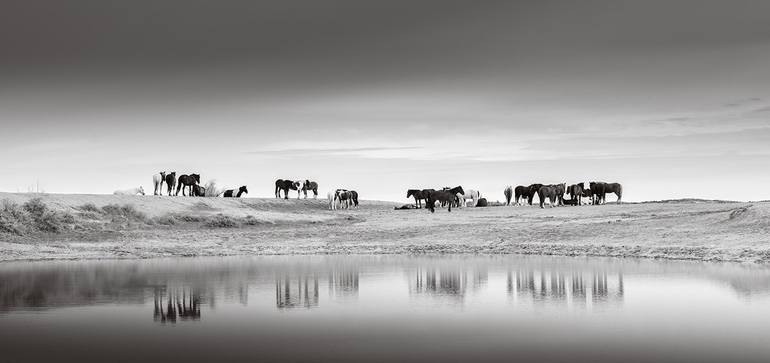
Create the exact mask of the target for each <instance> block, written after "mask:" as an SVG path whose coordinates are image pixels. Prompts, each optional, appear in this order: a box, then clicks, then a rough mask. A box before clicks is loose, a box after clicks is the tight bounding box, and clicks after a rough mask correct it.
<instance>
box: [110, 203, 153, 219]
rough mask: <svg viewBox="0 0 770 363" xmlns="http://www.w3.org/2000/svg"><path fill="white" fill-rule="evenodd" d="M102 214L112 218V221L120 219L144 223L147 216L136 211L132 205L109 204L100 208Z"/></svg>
mask: <svg viewBox="0 0 770 363" xmlns="http://www.w3.org/2000/svg"><path fill="white" fill-rule="evenodd" d="M102 213H103V214H105V215H108V216H112V217H113V220H114V219H117V218H120V219H126V220H129V221H137V222H146V221H147V215H145V214H144V213H142V212H140V211H138V210H136V208H135V207H134V206H133V205H130V204H126V205H123V206H120V205H117V204H109V205H105V206H104V207H102Z"/></svg>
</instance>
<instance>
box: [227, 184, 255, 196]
mask: <svg viewBox="0 0 770 363" xmlns="http://www.w3.org/2000/svg"><path fill="white" fill-rule="evenodd" d="M243 194H249V190H248V189H246V186H245V185H244V186H242V187H240V188H238V194H235V190H233V189H230V190H225V193H224V195H223V197H224V198H240V197H241V195H243Z"/></svg>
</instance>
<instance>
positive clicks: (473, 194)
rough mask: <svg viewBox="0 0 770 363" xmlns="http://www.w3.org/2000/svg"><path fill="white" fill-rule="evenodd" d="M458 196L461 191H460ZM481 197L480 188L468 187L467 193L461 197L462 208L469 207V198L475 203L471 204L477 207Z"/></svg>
mask: <svg viewBox="0 0 770 363" xmlns="http://www.w3.org/2000/svg"><path fill="white" fill-rule="evenodd" d="M458 196H460V195H459V193H458ZM480 198H481V193H479V191H478V190H473V189H468V190H466V191H465V194H464V195H462V196H461V197H460V208H462V207H467V206H468V205H467V204H466V201H467V200H468V199H470V200H471V202H472V203H473V204H472V205H471V206H472V207H475V206H476V205H477V204H479V199H480Z"/></svg>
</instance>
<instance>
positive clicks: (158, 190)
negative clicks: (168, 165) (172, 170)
mask: <svg viewBox="0 0 770 363" xmlns="http://www.w3.org/2000/svg"><path fill="white" fill-rule="evenodd" d="M164 181H166V172H165V171H161V172H160V173H158V174H154V175H153V176H152V184H153V185H154V186H155V188H154V191H153V193H152V195H163V182H164Z"/></svg>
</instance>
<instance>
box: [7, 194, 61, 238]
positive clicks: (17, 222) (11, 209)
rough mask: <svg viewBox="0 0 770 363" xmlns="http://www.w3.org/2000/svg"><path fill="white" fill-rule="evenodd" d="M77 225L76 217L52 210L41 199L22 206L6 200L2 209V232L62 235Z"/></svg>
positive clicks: (20, 234) (19, 234)
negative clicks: (68, 227) (65, 230)
mask: <svg viewBox="0 0 770 363" xmlns="http://www.w3.org/2000/svg"><path fill="white" fill-rule="evenodd" d="M74 224H75V216H73V215H72V214H70V213H63V212H57V211H54V210H51V209H49V208H48V206H47V205H45V203H43V201H42V200H41V199H40V198H34V199H32V200H30V201H28V202H26V203H24V204H23V205H22V206H19V205H18V204H16V203H13V202H10V201H8V200H4V201H3V203H2V208H0V232H5V233H11V234H15V235H18V236H22V235H24V234H25V233H27V232H47V233H60V232H62V231H63V230H64V229H66V227H67V226H68V225H74Z"/></svg>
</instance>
